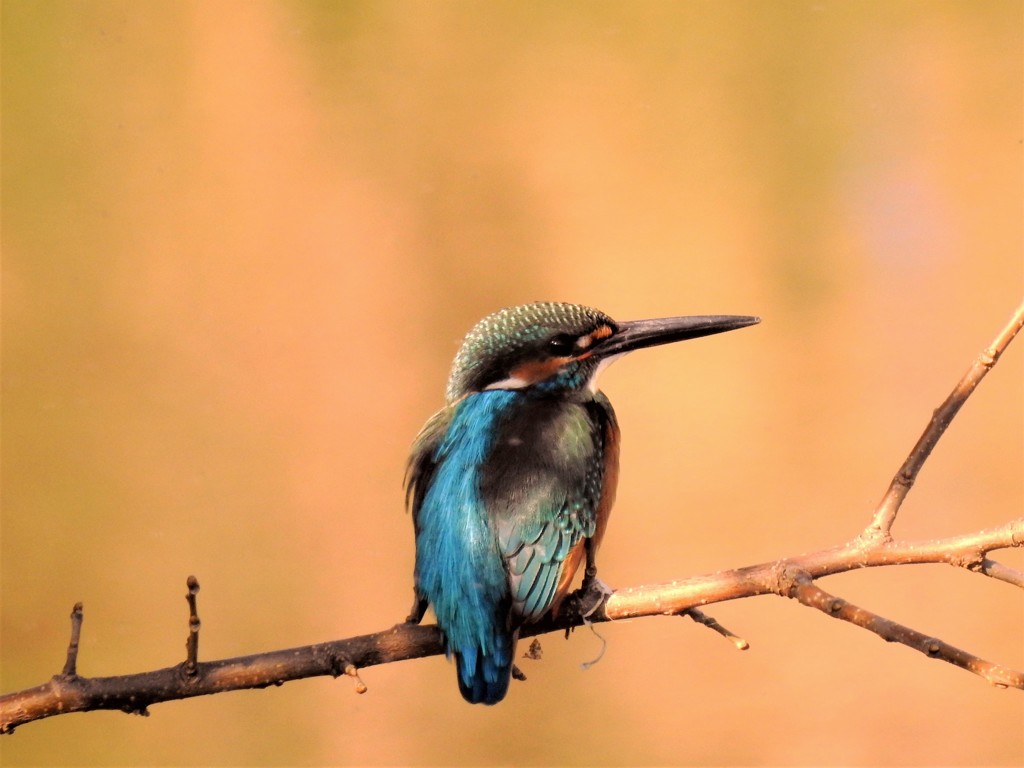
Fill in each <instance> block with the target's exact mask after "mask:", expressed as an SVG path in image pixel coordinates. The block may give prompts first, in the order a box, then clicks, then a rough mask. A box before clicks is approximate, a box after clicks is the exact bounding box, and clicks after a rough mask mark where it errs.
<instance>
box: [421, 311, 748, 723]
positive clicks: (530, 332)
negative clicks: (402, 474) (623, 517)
mask: <svg viewBox="0 0 1024 768" xmlns="http://www.w3.org/2000/svg"><path fill="white" fill-rule="evenodd" d="M757 322H758V318H756V317H742V316H733V315H711V316H694V317H672V318H662V319H655V320H633V321H630V322H616V321H614V320H612V319H611V318H610V317H608V315H606V314H604V313H603V312H599V311H598V310H596V309H591V308H589V307H584V306H580V305H577V304H563V303H556V302H539V303H536V304H526V305H522V306H518V307H510V308H507V309H502V310H501V311H499V312H496V313H494V314H492V315H489V316H488V317H485V318H484V319H483V320H481V321H480V322H479V323H477V324H476V326H475V327H474V328H473V329H472V330H471V331H470V332H469V333H468V334H467V335H466V338H465V340H464V341H463V342H462V347H461V348H460V349H459V352H458V354H457V355H456V356H455V361H454V363H453V364H452V370H451V375H450V377H449V379H448V390H447V404H446V405H445V407H444V408H442V409H441V410H440V411H438V412H437V413H436V414H434V415H433V416H432V417H431V418H430V420H429V421H427V423H426V425H425V426H424V427H423V430H422V431H421V432H420V434H419V436H418V437H417V438H416V442H415V443H414V445H413V449H412V455H411V456H410V459H409V467H408V472H407V475H406V492H407V499H408V503H409V505H410V508H411V510H412V515H413V521H414V524H415V530H416V569H415V593H416V600H415V603H414V606H413V611H412V614H411V615H410V616H409V621H411V622H419V621H420V620H421V619H422V618H423V614H424V612H425V611H426V609H427V606H428V604H429V605H432V606H433V608H434V613H435V614H437V623H438V626H439V627H440V628H441V630H442V631H443V633H444V636H445V644H446V649H447V652H448V654H449V656H454V658H455V664H456V667H457V672H458V681H459V690H460V691H461V692H462V695H463V697H464V698H465V699H466V700H467V701H469V702H472V703H484V704H495V703H497V702H499V701H501V700H502V699H503V698H504V697H505V694H506V693H507V691H508V685H509V678H510V675H511V672H512V662H513V656H514V652H515V645H516V639H517V636H518V632H519V627H521V626H522V625H523V624H525V623H528V622H534V621H537V620H538V619H540V618H541V617H542V616H544V615H545V614H547V613H549V612H551V613H557V611H558V608H559V606H560V605H561V603H562V601H563V600H564V598H565V597H566V595H567V594H568V592H569V588H570V586H571V584H572V581H573V577H574V576H575V574H576V572H577V570H578V568H579V566H580V565H581V563H583V562H584V560H585V561H586V570H585V572H584V579H583V588H584V589H593V588H594V587H595V585H596V584H598V582H597V581H596V579H597V567H596V563H595V556H596V553H597V548H598V546H599V545H600V543H601V538H602V536H603V535H604V531H605V527H606V526H607V523H608V513H609V511H610V510H611V506H612V502H613V501H614V499H615V487H616V482H617V479H618V463H619V428H618V425H617V424H616V421H615V413H614V411H613V410H612V406H611V403H609V402H608V398H607V397H605V396H604V394H603V393H602V392H600V391H599V390H598V389H597V377H598V374H600V373H601V371H602V370H604V368H605V367H606V366H607V365H608V364H609V363H611V362H612V361H614V360H616V359H618V358H619V357H621V356H623V355H624V354H626V353H627V352H632V351H633V350H636V349H642V348H644V347H652V346H655V345H658V344H668V343H670V342H674V341H681V340H683V339H693V338H697V337H699V336H708V335H710V334H714V333H722V332H724V331H731V330H735V329H737V328H743V327H745V326H748V325H753V324H754V323H757Z"/></svg>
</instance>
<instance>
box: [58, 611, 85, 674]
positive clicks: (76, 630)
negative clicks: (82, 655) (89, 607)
mask: <svg viewBox="0 0 1024 768" xmlns="http://www.w3.org/2000/svg"><path fill="white" fill-rule="evenodd" d="M81 637H82V604H81V603H75V606H74V608H72V609H71V640H70V642H68V657H67V661H65V662H64V669H63V671H62V672H61V676H62V677H65V678H69V679H70V678H73V677H77V676H78V641H79V640H80V639H81Z"/></svg>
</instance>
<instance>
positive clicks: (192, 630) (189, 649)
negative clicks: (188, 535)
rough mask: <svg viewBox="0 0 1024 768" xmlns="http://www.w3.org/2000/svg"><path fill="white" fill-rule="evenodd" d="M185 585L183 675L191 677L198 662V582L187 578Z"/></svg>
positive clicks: (195, 579)
mask: <svg viewBox="0 0 1024 768" xmlns="http://www.w3.org/2000/svg"><path fill="white" fill-rule="evenodd" d="M186 584H187V585H188V594H187V595H185V599H186V600H188V639H187V640H185V666H184V669H185V674H187V675H189V676H192V675H195V673H196V664H197V663H198V661H199V627H200V626H201V622H200V621H199V612H198V610H197V608H196V596H197V595H198V594H199V580H198V579H197V578H196V577H195V576H189V577H188V579H187V581H186Z"/></svg>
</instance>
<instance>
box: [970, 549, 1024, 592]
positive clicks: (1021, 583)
mask: <svg viewBox="0 0 1024 768" xmlns="http://www.w3.org/2000/svg"><path fill="white" fill-rule="evenodd" d="M980 571H981V572H982V573H984V574H985V575H986V576H991V577H992V578H993V579H998V580H999V581H1005V582H1006V583H1007V584H1013V586H1015V587H1020V588H1021V589H1024V573H1022V572H1021V571H1018V570H1017V569H1016V568H1011V567H1010V566H1008V565H1003V564H1002V563H997V562H996V561H995V560H992V559H991V558H988V557H986V558H985V559H984V560H982V561H981V568H980Z"/></svg>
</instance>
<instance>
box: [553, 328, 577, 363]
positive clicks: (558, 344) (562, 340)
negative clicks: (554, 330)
mask: <svg viewBox="0 0 1024 768" xmlns="http://www.w3.org/2000/svg"><path fill="white" fill-rule="evenodd" d="M575 351H576V337H575V336H572V335H570V334H568V333H560V334H558V335H557V336H555V337H553V338H552V339H551V341H549V342H548V353H549V354H550V355H551V356H552V357H570V356H571V355H572V353H573V352H575Z"/></svg>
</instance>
